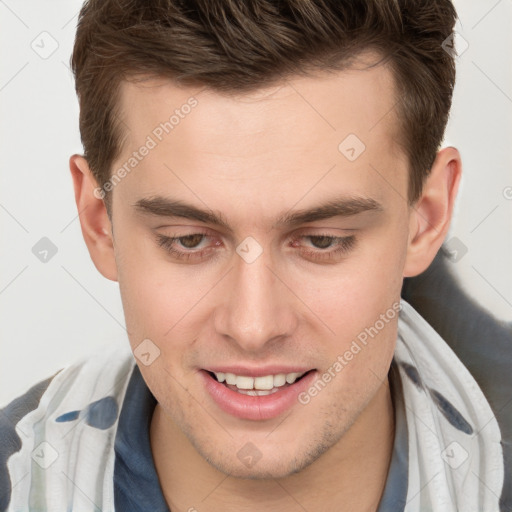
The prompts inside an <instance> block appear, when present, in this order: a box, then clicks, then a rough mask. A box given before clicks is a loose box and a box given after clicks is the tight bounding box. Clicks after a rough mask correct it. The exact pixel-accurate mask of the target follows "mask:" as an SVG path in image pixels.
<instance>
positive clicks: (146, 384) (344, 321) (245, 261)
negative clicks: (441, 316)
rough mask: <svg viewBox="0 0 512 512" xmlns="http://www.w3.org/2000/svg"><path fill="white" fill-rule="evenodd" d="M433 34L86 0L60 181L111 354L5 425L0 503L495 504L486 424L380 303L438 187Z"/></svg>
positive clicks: (345, 15) (295, 8)
mask: <svg viewBox="0 0 512 512" xmlns="http://www.w3.org/2000/svg"><path fill="white" fill-rule="evenodd" d="M454 22H455V11H454V9H453V6H452V5H451V3H450V2H448V1H446V0H438V1H429V2H423V1H417V2H407V5H405V3H404V5H401V3H400V2H393V1H389V2H383V1H377V0H375V1H368V2H365V3H361V4H359V3H354V2H348V1H346V2H342V1H340V0H337V1H333V2H320V1H317V2H313V1H300V2H299V1H288V2H270V1H266V0H254V1H252V2H232V1H221V0H205V1H204V2H197V3H191V2H179V1H171V0H167V1H164V0H160V1H153V2H140V3H135V2H129V1H122V0H117V1H109V0H107V1H106V0H101V1H99V0H92V1H89V2H87V3H86V4H85V5H84V7H83V9H82V11H81V14H80V18H79V24H78V29H77V36H76V41H75V47H74V52H73V56H72V66H73V71H74V73H75V77H76V87H77V93H78V96H79V99H80V130H81V135H82V141H83V144H84V150H85V151H84V155H83V156H82V155H73V156H72V157H71V158H70V169H71V173H72V176H73V181H74V187H75V197H76V202H77V207H78V211H79V212H80V221H81V227H82V232H83V236H84V239H85V242H86V244H87V247H88V249H89V252H90V255H91V258H92V260H93V262H94V264H95V266H96V268H97V269H98V270H99V272H100V273H101V274H102V275H103V276H105V277H106V278H108V279H111V280H114V281H118V282H119V286H120V292H121V297H122V302H123V307H124V311H125V318H126V326H127V332H128V338H129V343H130V347H131V351H129V350H127V351H126V352H123V353H119V352H109V351H106V352H105V353H104V354H101V355H98V356H97V357H96V358H91V359H89V360H87V361H81V362H78V363H77V364H76V365H74V366H72V367H70V368H66V369H63V370H62V371H60V372H58V373H57V374H56V375H54V376H53V377H51V378H49V379H48V380H47V381H45V382H42V383H39V384H38V385H36V386H35V387H34V388H32V390H30V391H29V392H28V393H27V394H26V395H25V396H23V397H21V398H19V399H18V400H15V401H14V402H12V403H11V404H10V405H9V406H8V407H7V408H6V409H5V410H4V415H3V420H2V421H3V427H2V432H3V434H4V438H7V441H6V442H5V443H4V447H3V449H2V452H3V453H2V461H3V463H4V469H3V471H2V481H1V485H2V497H1V502H0V505H1V507H0V509H1V510H13V511H14V510H52V511H53V510H77V511H82V510H96V509H100V510H103V511H110V510H114V509H116V510H123V511H128V510H152V511H156V510H162V511H166V510H171V511H173V512H176V511H196V510H197V511H211V512H217V511H223V512H225V511H230V510H233V511H234V510H245V511H257V510H263V509H265V510H272V511H274V510H275V511H277V510H279V511H295V510H308V511H311V510H321V511H336V512H340V511H361V512H362V511H372V512H374V511H379V512H383V511H393V512H395V511H401V510H407V511H418V512H419V511H427V510H429V511H430V510H432V511H439V512H441V511H447V510H463V511H465V512H466V511H484V510H485V511H494V510H496V511H497V510H500V496H501V495H502V493H503V495H504V494H505V492H506V491H504V489H505V488H506V484H505V469H504V456H503V450H502V446H501V444H500V443H501V440H502V434H501V432H500V425H499V424H498V422H497V420H496V418H495V416H494V414H493V411H492V409H491V406H490V405H489V403H488V401H487V398H486V396H485V395H484V393H483V392H482V390H481V389H480V387H479V386H478V384H477V382H476V381H475V379H474V378H473V376H472V375H471V374H470V372H469V371H468V370H467V368H466V367H465V366H464V365H463V363H462V362H461V361H460V360H459V359H458V358H457V356H456V355H455V354H454V353H453V352H452V351H451V349H450V348H449V347H448V345H447V344H446V343H445V341H444V340H443V339H442V338H441V337H440V336H439V335H438V334H437V333H436V331H434V329H433V328H432V327H431V326H430V325H429V324H428V323H427V322H426V321H425V320H424V319H423V318H422V317H421V316H420V315H419V314H418V313H417V312H416V311H415V310H414V309H413V308H412V307H411V306H410V305H409V304H408V303H407V302H406V301H405V300H401V297H400V293H401V289H402V284H403V278H404V277H406V278H410V277H413V276H416V275H418V274H421V273H422V272H424V271H425V270H426V269H427V268H428V267H429V265H430V263H431V262H432V261H433V260H434V258H435V256H436V254H437V252H438V250H439V248H440V247H441V244H442V242H443V240H444V238H445V236H446V233H447V231H448V228H449V223H450V218H451V214H452V209H453V204H454V200H455V197H456V193H457V187H458V183H459V179H460V173H461V160H460V155H459V153H458V152H457V150H456V149H454V148H452V147H447V148H444V149H442V150H439V147H440V143H441V140H442V136H443V133H444V128H445V125H446V121H447V117H448V112H449V108H450V103H451V95H452V90H453V84H454V76H455V68H454V62H453V55H452V54H451V53H450V52H449V51H445V47H446V44H445V42H446V41H447V40H449V38H450V37H451V35H452V29H453V25H454ZM503 503H504V501H503V499H502V500H501V510H505V508H504V505H503Z"/></svg>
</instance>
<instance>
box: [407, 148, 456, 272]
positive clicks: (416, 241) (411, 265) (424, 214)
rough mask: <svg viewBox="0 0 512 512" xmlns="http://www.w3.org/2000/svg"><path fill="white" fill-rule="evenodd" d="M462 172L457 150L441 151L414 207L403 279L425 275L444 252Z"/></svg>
mask: <svg viewBox="0 0 512 512" xmlns="http://www.w3.org/2000/svg"><path fill="white" fill-rule="evenodd" d="M461 172H462V163H461V158H460V154H459V152H458V151H457V149H455V148H453V147H447V148H444V149H442V150H441V151H439V152H438V154H437V156H436V159H435V161H434V164H433V166H432V169H431V172H430V174H429V176H428V178H427V180H426V182H425V184H424V186H423V191H422V194H421V196H420V198H419V199H418V200H417V201H416V203H415V204H414V205H413V206H412V207H411V208H412V210H411V217H410V223H409V243H408V248H407V256H406V261H405V266H404V274H403V277H413V276H416V275H418V274H421V273H422V272H424V271H425V270H426V269H427V268H428V266H429V265H430V263H432V261H433V259H434V258H435V256H436V254H437V251H438V250H439V249H440V247H441V245H442V243H443V241H444V239H445V237H446V234H447V233H448V229H449V227H450V221H451V218H452V213H453V205H454V203H455V199H456V196H457V191H458V187H459V182H460V177H461Z"/></svg>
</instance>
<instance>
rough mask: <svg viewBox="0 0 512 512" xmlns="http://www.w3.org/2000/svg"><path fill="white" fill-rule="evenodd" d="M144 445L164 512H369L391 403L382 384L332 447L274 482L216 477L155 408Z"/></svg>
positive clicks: (375, 500)
mask: <svg viewBox="0 0 512 512" xmlns="http://www.w3.org/2000/svg"><path fill="white" fill-rule="evenodd" d="M150 438H151V447H152V452H153V458H154V461H155V466H156V469H157V473H158V477H159V480H160V485H161V487H162V490H163V493H164V497H165V499H166V501H167V504H168V506H169V508H170V510H171V511H179V510H183V511H191V512H193V511H195V510H196V509H197V511H199V510H201V511H202V510H207V511H208V512H226V511H230V510H233V511H234V510H236V511H243V512H253V511H254V512H256V511H261V510H266V512H273V511H276V512H277V511H279V512H288V511H290V512H291V511H297V510H300V509H301V508H302V510H323V511H326V512H348V511H350V512H354V511H357V512H375V511H376V510H377V508H378V504H379V501H380V499H381V496H382V493H383V491H384V487H385V483H386V477H387V474H388V469H389V464H390V460H391V453H392V449H393V441H394V411H393V403H392V400H391V394H390V389H389V384H388V382H387V381H385V383H384V384H383V385H382V386H381V387H380V389H379V391H378V392H377V393H376V395H375V396H374V397H373V399H372V401H371V402H370V403H369V404H368V406H367V407H366V408H365V409H364V411H363V412H362V413H361V414H360V416H359V417H358V419H357V420H356V422H355V423H354V424H353V425H352V426H351V427H350V429H349V430H348V431H347V432H346V433H345V434H344V435H343V437H342V438H341V439H340V440H339V441H338V442H337V443H336V444H335V445H334V446H332V447H331V448H330V449H329V450H328V451H326V452H325V453H324V454H323V455H322V456H321V457H320V458H319V459H317V460H316V461H315V462H314V463H312V464H311V465H310V466H308V467H307V468H305V469H304V470H302V471H301V472H299V473H296V474H294V475H291V476H288V477H285V478H280V479H267V480H250V479H240V478H233V477H231V476H229V475H226V474H224V473H222V472H220V471H218V470H217V469H216V468H214V467H213V466H211V465H210V464H209V463H208V462H207V461H206V460H205V459H204V458H203V457H202V456H201V455H199V453H198V452H197V451H196V450H195V448H194V447H193V445H192V444H191V443H190V441H189V440H188V438H187V437H186V436H185V435H184V434H183V432H182V431H181V430H180V429H179V428H178V427H177V426H176V425H175V424H174V422H173V421H172V420H171V419H170V418H169V417H168V416H167V415H166V414H165V412H163V410H162V407H161V406H160V405H159V404H157V406H156V408H155V411H154V414H153V419H152V422H151V429H150ZM226 504H229V508H226Z"/></svg>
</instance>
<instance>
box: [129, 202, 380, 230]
mask: <svg viewBox="0 0 512 512" xmlns="http://www.w3.org/2000/svg"><path fill="white" fill-rule="evenodd" d="M133 206H134V207H135V209H136V210H137V211H139V212H141V213H143V214H147V215H153V216H158V217H172V218H174V217H175V218H183V219H189V220H195V221H198V222H204V223H206V224H212V225H216V226H219V227H222V228H224V229H225V230H227V231H229V232H233V229H232V228H231V226H230V225H229V224H228V222H227V221H226V219H225V218H224V217H223V215H222V214H221V213H215V212H213V211H212V210H209V209H204V210H203V209H201V208H198V207H196V206H194V205H191V204H189V203H186V202H184V201H181V200H178V199H173V198H168V197H162V196H154V197H148V198H142V199H139V200H138V201H137V202H136V203H135V204H134V205H133ZM383 210H384V208H383V206H382V205H381V204H380V203H378V202H377V201H376V200H375V199H372V198H370V197H347V196H342V197H338V198H333V199H330V200H328V201H326V202H324V203H322V204H319V205H316V206H313V207H312V208H308V209H303V210H295V211H292V212H287V213H285V214H283V215H281V216H280V217H279V218H278V219H277V220H276V222H275V223H274V225H273V227H274V228H277V227H288V228H290V227H294V226H297V225H299V224H306V223H308V222H314V221H318V220H325V219H329V218H333V217H350V216H353V215H358V214H361V213H364V212H369V211H370V212H382V211H383Z"/></svg>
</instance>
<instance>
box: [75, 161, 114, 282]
mask: <svg viewBox="0 0 512 512" xmlns="http://www.w3.org/2000/svg"><path fill="white" fill-rule="evenodd" d="M69 169H70V171H71V176H72V178H73V186H74V188H75V201H76V206H77V208H78V213H79V219H80V225H81V227H82V235H83V237H84V240H85V243H86V245H87V248H88V249H89V254H90V255H91V259H92V261H93V263H94V265H95V267H96V268H97V269H98V271H99V272H100V273H101V274H102V275H103V276H104V277H106V278H107V279H110V280H112V281H117V266H116V260H115V253H114V237H113V233H112V224H111V222H110V219H109V216H108V213H107V209H106V207H105V203H104V202H103V199H102V198H103V197H104V191H102V190H101V189H99V188H98V184H97V182H96V180H95V178H94V176H93V174H92V173H91V170H90V169H89V165H88V163H87V160H86V159H85V158H84V157H83V156H82V155H73V156H71V157H70V159H69Z"/></svg>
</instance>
